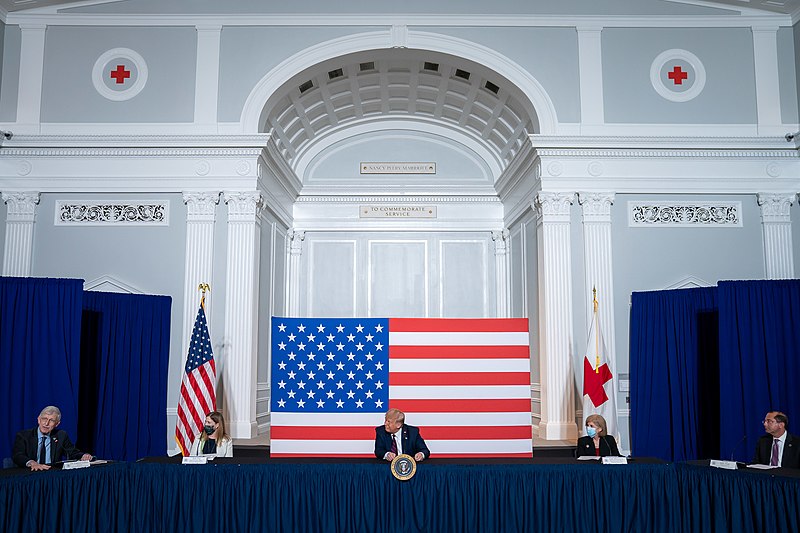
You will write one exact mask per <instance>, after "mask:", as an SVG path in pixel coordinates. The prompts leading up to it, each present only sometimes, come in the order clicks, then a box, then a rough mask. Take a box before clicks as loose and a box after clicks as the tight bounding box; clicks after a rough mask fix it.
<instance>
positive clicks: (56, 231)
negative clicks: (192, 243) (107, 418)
mask: <svg viewBox="0 0 800 533" xmlns="http://www.w3.org/2000/svg"><path fill="white" fill-rule="evenodd" d="M163 199H169V201H170V206H169V210H170V213H169V220H170V224H169V226H154V227H142V226H132V227H125V226H108V227H103V226H55V225H54V219H55V202H56V200H81V201H85V200H89V201H91V200H115V201H124V200H163ZM185 221H186V208H185V205H184V203H183V200H182V198H181V196H180V195H164V194H148V195H147V196H139V195H110V194H103V195H89V194H80V195H77V194H64V193H58V194H42V196H41V200H40V203H39V206H38V208H37V216H36V229H35V234H34V251H33V271H32V275H33V276H42V277H57V278H81V279H84V280H86V281H91V280H93V279H96V278H99V277H101V276H106V275H108V276H112V277H114V278H116V279H119V280H120V281H123V282H125V283H128V284H130V285H133V286H134V287H137V288H138V289H140V290H142V291H143V292H145V293H146V294H163V295H167V296H171V297H172V322H171V332H170V358H169V372H168V376H167V405H166V407H167V408H173V409H174V408H176V407H177V405H178V390H179V387H180V379H181V372H182V370H183V369H182V368H181V361H182V355H181V350H182V345H183V342H184V340H183V339H182V338H181V337H182V335H183V333H182V327H183V325H182V324H183V278H184V257H185V249H186V245H185V241H186V222H185ZM198 302H199V301H198ZM212 328H213V326H212ZM216 332H217V333H218V334H219V333H221V328H218V329H217V330H216ZM211 333H212V342H213V343H214V346H215V347H216V346H217V343H216V342H215V341H216V340H217V339H216V338H215V337H217V336H218V335H217V336H215V335H214V333H215V330H214V329H212V330H211ZM174 424H175V419H174V416H173V417H170V418H169V420H168V427H167V434H168V435H172V434H174V430H175V425H174ZM167 446H170V447H174V438H171V437H168V442H167V443H166V445H165V449H166V447H167Z"/></svg>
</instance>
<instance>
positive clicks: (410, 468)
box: [390, 453, 417, 481]
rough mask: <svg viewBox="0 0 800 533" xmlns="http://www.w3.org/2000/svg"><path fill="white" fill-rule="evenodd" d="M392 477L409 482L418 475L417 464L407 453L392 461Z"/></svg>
mask: <svg viewBox="0 0 800 533" xmlns="http://www.w3.org/2000/svg"><path fill="white" fill-rule="evenodd" d="M390 468H391V469H392V475H393V476H394V477H396V478H397V479H399V480H400V481H408V480H409V479H411V478H412V477H414V474H416V473H417V462H416V461H415V460H414V458H413V457H411V456H410V455H407V454H405V453H403V454H400V455H398V456H397V457H395V458H394V459H392V465H391V467H390Z"/></svg>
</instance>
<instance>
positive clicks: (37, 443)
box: [12, 405, 92, 471]
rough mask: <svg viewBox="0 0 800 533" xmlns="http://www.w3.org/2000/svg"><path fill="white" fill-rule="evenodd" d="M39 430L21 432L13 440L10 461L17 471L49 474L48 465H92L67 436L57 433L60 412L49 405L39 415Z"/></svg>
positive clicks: (61, 432) (60, 432) (37, 428)
mask: <svg viewBox="0 0 800 533" xmlns="http://www.w3.org/2000/svg"><path fill="white" fill-rule="evenodd" d="M37 420H38V427H35V428H33V429H24V430H22V431H20V432H19V433H17V436H16V437H15V439H14V448H13V454H12V459H13V460H14V463H16V465H17V466H19V467H27V468H30V469H31V470H32V471H39V470H49V469H50V465H52V464H53V463H56V462H58V461H61V460H62V458H63V457H66V458H67V459H72V460H75V459H80V460H81V461H91V460H92V456H91V455H90V454H88V453H83V452H81V451H80V450H78V449H77V448H75V445H74V444H72V441H71V440H69V436H68V435H67V432H66V431H64V430H63V429H56V428H57V427H58V424H60V423H61V410H60V409H59V408H58V407H55V406H52V405H49V406H47V407H45V408H44V409H42V412H41V413H39V418H38V419H37Z"/></svg>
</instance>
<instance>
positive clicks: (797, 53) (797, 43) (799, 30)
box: [792, 24, 800, 121]
mask: <svg viewBox="0 0 800 533" xmlns="http://www.w3.org/2000/svg"><path fill="white" fill-rule="evenodd" d="M792 39H793V40H792V50H793V51H794V64H795V69H794V84H795V85H794V86H795V93H796V95H795V96H796V97H797V101H798V103H797V107H798V110H799V111H798V114H799V115H800V91H798V90H797V87H800V69H799V68H797V60H798V58H800V24H795V25H794V26H792ZM795 120H798V121H800V117H795Z"/></svg>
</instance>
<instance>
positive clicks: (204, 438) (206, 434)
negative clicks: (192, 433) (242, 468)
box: [189, 411, 233, 457]
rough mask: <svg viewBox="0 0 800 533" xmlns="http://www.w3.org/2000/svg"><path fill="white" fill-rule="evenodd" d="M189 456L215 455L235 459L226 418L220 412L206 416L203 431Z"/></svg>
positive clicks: (190, 450)
mask: <svg viewBox="0 0 800 533" xmlns="http://www.w3.org/2000/svg"><path fill="white" fill-rule="evenodd" d="M189 455H215V456H217V457H233V439H231V437H230V435H228V432H227V431H226V430H225V418H224V417H223V416H222V413H220V412H219V411H212V412H210V413H208V415H206V420H205V422H204V423H203V431H201V432H200V435H198V436H197V438H196V439H194V442H192V446H191V448H189Z"/></svg>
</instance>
